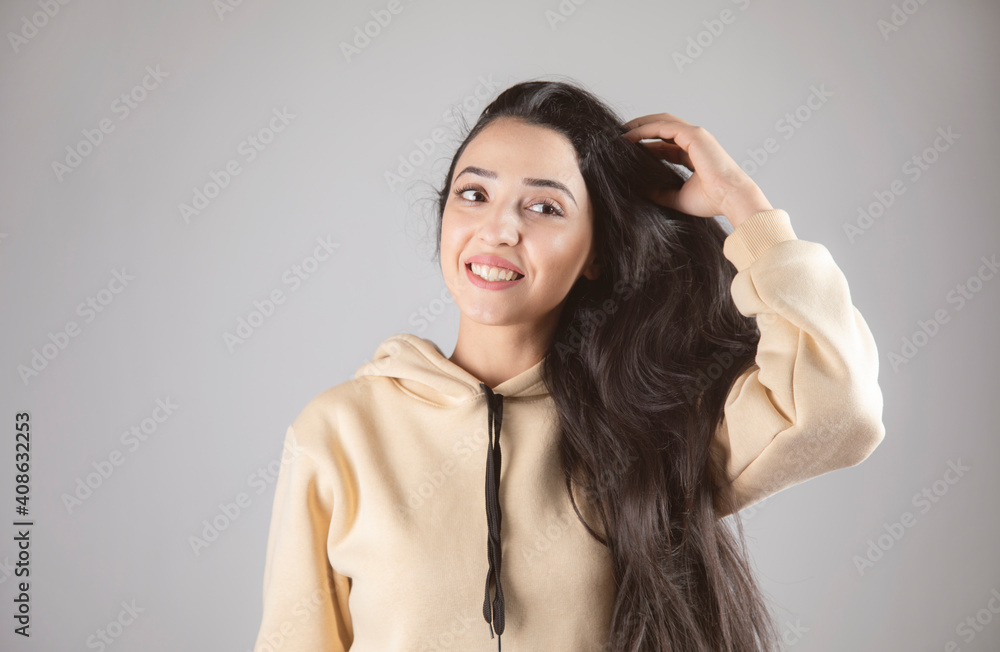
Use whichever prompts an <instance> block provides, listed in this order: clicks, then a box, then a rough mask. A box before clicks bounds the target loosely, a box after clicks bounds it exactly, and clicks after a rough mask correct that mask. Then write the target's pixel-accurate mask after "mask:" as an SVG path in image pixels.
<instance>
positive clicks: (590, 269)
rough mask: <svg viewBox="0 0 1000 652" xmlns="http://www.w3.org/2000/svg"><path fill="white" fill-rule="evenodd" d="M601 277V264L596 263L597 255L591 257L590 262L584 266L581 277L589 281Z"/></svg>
mask: <svg viewBox="0 0 1000 652" xmlns="http://www.w3.org/2000/svg"><path fill="white" fill-rule="evenodd" d="M600 275H601V264H600V263H599V262H597V254H594V255H593V256H591V258H590V261H589V262H588V263H587V264H586V266H584V268H583V273H582V274H581V276H585V277H587V278H588V279H590V280H591V281H594V280H596V279H597V277H598V276H600Z"/></svg>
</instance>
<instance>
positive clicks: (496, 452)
mask: <svg viewBox="0 0 1000 652" xmlns="http://www.w3.org/2000/svg"><path fill="white" fill-rule="evenodd" d="M479 386H480V387H482V388H483V391H484V392H485V393H486V406H487V412H488V414H487V426H488V430H489V442H488V444H487V450H486V522H487V526H488V529H489V534H488V538H487V548H486V551H487V556H488V557H489V560H490V569H489V571H488V572H487V573H486V598H485V599H484V600H483V617H484V618H486V622H487V623H489V624H490V638H493V637H494V636H493V632H494V630H496V639H497V652H500V634H502V633H503V625H504V622H503V613H504V607H503V588H502V587H501V586H500V518H501V515H500V424H501V422H502V421H503V394H494V393H493V390H492V389H490V387H489V385H487V384H486V383H479ZM494 433H495V435H494ZM490 579H493V581H494V582H495V583H496V597H495V598H494V599H493V611H492V616H491V615H490Z"/></svg>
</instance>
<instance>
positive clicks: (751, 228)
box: [712, 209, 885, 517]
mask: <svg viewBox="0 0 1000 652" xmlns="http://www.w3.org/2000/svg"><path fill="white" fill-rule="evenodd" d="M723 253H724V255H725V256H726V258H727V259H728V260H729V261H730V262H732V263H733V265H734V266H735V267H736V270H737V273H736V276H735V278H734V279H733V282H732V285H731V286H730V289H731V294H732V298H733V302H734V303H735V305H736V308H737V309H738V310H739V311H740V312H741V313H742V314H744V315H746V316H748V317H755V318H756V321H757V326H758V328H759V330H760V341H759V343H758V346H757V354H756V358H755V363H754V364H753V365H752V366H751V367H750V368H749V369H747V370H746V371H745V372H744V373H742V374H741V375H740V376H739V377H738V378H737V379H736V381H735V382H734V383H733V385H732V387H731V389H730V391H729V394H728V396H727V398H726V403H725V408H724V416H723V420H722V423H721V424H720V426H719V428H718V430H717V431H716V434H715V439H714V440H713V443H712V457H713V461H714V463H715V465H716V467H715V470H716V472H720V471H723V470H724V473H725V479H724V482H722V484H723V485H724V486H725V485H728V487H729V489H730V490H731V491H732V492H733V494H734V496H735V498H736V502H737V507H736V509H737V511H738V510H740V509H743V508H744V507H748V506H749V505H751V504H753V503H756V502H758V501H760V500H762V499H764V498H766V497H767V496H769V495H771V494H774V493H777V492H778V491H781V490H782V489H785V488H787V487H790V486H792V485H795V484H798V483H800V482H803V481H804V480H807V479H809V478H812V477H815V476H818V475H821V474H824V473H827V472H829V471H833V470H835V469H840V468H844V467H848V466H854V465H856V464H858V463H860V462H861V461H862V460H864V459H865V458H867V457H868V456H869V455H870V454H871V453H872V451H874V450H875V448H876V447H877V446H878V445H879V443H880V442H881V441H882V439H883V437H884V436H885V427H884V426H883V424H882V392H881V389H880V388H879V385H878V366H879V363H878V351H877V350H876V346H875V341H874V338H873V337H872V334H871V331H870V330H869V329H868V325H867V324H866V323H865V320H864V319H863V318H862V316H861V313H859V312H858V309H857V308H856V307H854V305H853V304H852V303H851V295H850V290H849V289H848V285H847V280H846V278H845V277H844V274H843V273H842V271H841V270H840V268H839V267H838V266H837V264H836V263H835V262H834V260H833V258H832V257H831V255H830V252H829V251H828V250H827V249H826V247H824V246H823V245H821V244H818V243H815V242H808V241H805V240H799V239H797V237H796V236H795V233H794V231H793V230H792V226H791V223H790V221H789V217H788V213H786V212H785V211H784V210H780V209H772V210H766V211H760V212H757V213H754V214H753V215H751V216H750V217H749V218H747V219H746V220H744V221H743V222H741V223H740V224H739V226H737V227H736V229H735V230H734V231H733V232H732V233H730V234H729V235H728V236H727V237H726V240H725V242H724V244H723ZM717 498H718V495H717ZM717 505H719V503H718V502H717ZM730 513H732V511H730V510H728V509H727V510H723V509H721V507H720V517H721V516H726V515H728V514H730Z"/></svg>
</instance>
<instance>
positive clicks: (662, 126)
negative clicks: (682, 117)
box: [622, 120, 697, 149]
mask: <svg viewBox="0 0 1000 652" xmlns="http://www.w3.org/2000/svg"><path fill="white" fill-rule="evenodd" d="M695 129H697V127H695V126H693V125H690V124H687V123H682V122H668V121H663V120H658V121H656V122H647V123H646V124H642V125H639V126H638V127H635V128H634V129H632V130H630V131H628V132H626V133H624V134H622V135H623V136H624V137H625V138H627V139H629V140H631V141H633V142H637V141H640V140H643V139H645V138H659V139H661V140H666V141H673V142H675V143H677V144H678V145H680V146H681V147H683V148H684V149H687V148H688V146H689V145H690V144H691V141H692V140H693V139H694V130H695Z"/></svg>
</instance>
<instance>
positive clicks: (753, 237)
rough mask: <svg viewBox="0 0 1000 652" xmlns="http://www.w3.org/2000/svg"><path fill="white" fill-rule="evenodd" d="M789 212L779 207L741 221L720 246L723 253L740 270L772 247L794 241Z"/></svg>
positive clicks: (794, 236)
mask: <svg viewBox="0 0 1000 652" xmlns="http://www.w3.org/2000/svg"><path fill="white" fill-rule="evenodd" d="M797 239H798V238H797V237H796V235H795V231H793V230H792V223H791V220H790V219H789V217H788V213H786V212H785V211H784V210H782V209H780V208H772V209H771V210H767V211H759V212H757V213H754V214H753V215H751V216H750V217H748V218H747V219H745V220H743V221H742V222H740V225H739V226H737V227H736V229H735V230H733V232H732V233H730V234H729V235H728V236H726V239H725V241H724V242H723V245H722V254H723V255H724V256H725V257H726V258H728V259H729V262H731V263H732V264H733V265H735V266H736V270H737V271H743V270H744V269H746V268H747V267H749V266H750V264H751V263H752V262H753V261H755V260H757V258H759V257H760V255H761V254H762V253H764V251H766V250H767V249H768V248H769V247H770V246H771V245H773V244H776V243H778V242H782V241H783V240H797Z"/></svg>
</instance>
